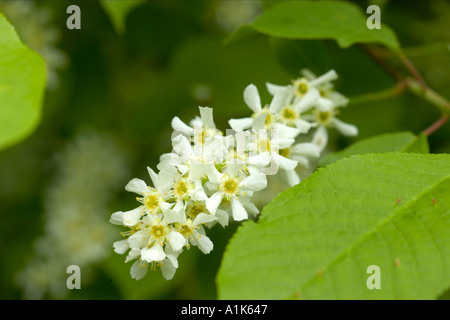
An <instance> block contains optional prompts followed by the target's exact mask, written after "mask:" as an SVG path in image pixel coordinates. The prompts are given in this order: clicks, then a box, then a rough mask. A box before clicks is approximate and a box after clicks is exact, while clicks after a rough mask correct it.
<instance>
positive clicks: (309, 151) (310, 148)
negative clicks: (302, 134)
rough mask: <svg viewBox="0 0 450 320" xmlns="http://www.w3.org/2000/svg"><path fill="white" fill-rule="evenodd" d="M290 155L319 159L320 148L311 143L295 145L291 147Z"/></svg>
mask: <svg viewBox="0 0 450 320" xmlns="http://www.w3.org/2000/svg"><path fill="white" fill-rule="evenodd" d="M291 153H292V154H298V155H303V156H307V157H315V158H318V157H320V148H319V147H318V146H317V144H315V143H312V142H302V143H297V144H296V145H293V146H292V147H291Z"/></svg>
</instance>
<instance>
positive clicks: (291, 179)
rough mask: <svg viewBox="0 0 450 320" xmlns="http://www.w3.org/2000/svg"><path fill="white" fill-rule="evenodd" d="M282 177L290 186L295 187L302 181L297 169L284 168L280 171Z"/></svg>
mask: <svg viewBox="0 0 450 320" xmlns="http://www.w3.org/2000/svg"><path fill="white" fill-rule="evenodd" d="M280 175H281V179H282V180H283V182H284V183H285V184H286V185H288V186H289V187H293V186H295V185H297V184H299V183H300V177H299V176H298V174H297V172H296V171H295V170H283V171H281V172H280Z"/></svg>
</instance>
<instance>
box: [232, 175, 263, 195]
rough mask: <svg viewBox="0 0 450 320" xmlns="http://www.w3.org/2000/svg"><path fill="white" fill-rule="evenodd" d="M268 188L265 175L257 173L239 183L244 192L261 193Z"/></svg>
mask: <svg viewBox="0 0 450 320" xmlns="http://www.w3.org/2000/svg"><path fill="white" fill-rule="evenodd" d="M266 187H267V178H266V175H265V174H263V173H255V174H252V175H249V176H248V177H247V178H245V179H244V180H242V181H241V182H240V183H239V188H240V189H242V190H244V191H260V190H262V189H264V188H266Z"/></svg>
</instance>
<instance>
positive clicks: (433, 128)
mask: <svg viewBox="0 0 450 320" xmlns="http://www.w3.org/2000/svg"><path fill="white" fill-rule="evenodd" d="M447 120H448V115H447V114H443V115H442V117H440V118H439V119H438V120H437V121H436V122H434V123H433V124H432V125H431V126H429V127H428V128H426V129H425V130H423V133H424V134H425V135H426V136H427V137H429V136H430V135H431V134H433V133H434V132H435V131H437V130H438V129H440V128H441V127H442V126H443V125H444V124H445V123H446V122H447Z"/></svg>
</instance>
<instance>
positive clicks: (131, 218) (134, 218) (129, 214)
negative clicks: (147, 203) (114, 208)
mask: <svg viewBox="0 0 450 320" xmlns="http://www.w3.org/2000/svg"><path fill="white" fill-rule="evenodd" d="M143 213H144V212H143V211H142V209H141V208H140V207H137V208H135V209H133V210H130V211H126V212H124V213H123V224H124V225H126V226H129V227H131V226H134V225H135V224H136V223H138V221H139V219H140V218H141V217H142V215H143Z"/></svg>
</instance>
